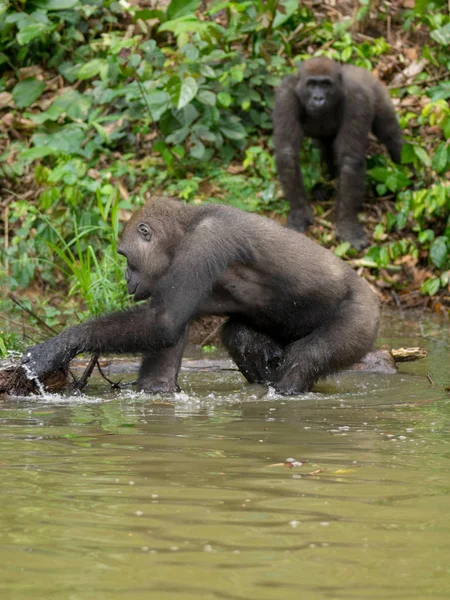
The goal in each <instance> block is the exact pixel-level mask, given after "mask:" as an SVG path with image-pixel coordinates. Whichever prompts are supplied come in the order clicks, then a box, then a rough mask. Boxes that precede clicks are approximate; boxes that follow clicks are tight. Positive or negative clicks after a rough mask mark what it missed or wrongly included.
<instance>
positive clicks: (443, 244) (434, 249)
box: [430, 236, 449, 269]
mask: <svg viewBox="0 0 450 600" xmlns="http://www.w3.org/2000/svg"><path fill="white" fill-rule="evenodd" d="M430 260H431V262H432V263H433V265H434V266H435V267H437V268H438V269H444V268H445V267H446V265H447V263H448V260H449V251H448V246H447V238H445V237H444V236H440V237H438V238H436V239H435V240H434V242H433V243H432V245H431V248H430Z"/></svg>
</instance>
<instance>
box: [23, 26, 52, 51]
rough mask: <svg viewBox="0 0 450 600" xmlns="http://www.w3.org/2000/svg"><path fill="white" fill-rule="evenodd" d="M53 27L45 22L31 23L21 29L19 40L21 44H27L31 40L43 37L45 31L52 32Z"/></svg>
mask: <svg viewBox="0 0 450 600" xmlns="http://www.w3.org/2000/svg"><path fill="white" fill-rule="evenodd" d="M53 29H54V27H51V26H48V25H46V24H44V23H31V24H30V25H26V26H25V27H24V28H23V29H21V30H20V31H19V33H18V34H17V41H18V42H19V44H20V45H21V46H24V45H25V44H29V43H30V42H31V40H34V39H35V38H38V37H41V36H42V35H44V34H45V33H50V32H51V31H52V30H53Z"/></svg>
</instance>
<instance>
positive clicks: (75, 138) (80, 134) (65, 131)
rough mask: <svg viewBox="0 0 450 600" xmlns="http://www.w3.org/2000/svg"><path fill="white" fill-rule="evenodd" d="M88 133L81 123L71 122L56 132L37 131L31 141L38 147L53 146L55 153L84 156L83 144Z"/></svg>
mask: <svg viewBox="0 0 450 600" xmlns="http://www.w3.org/2000/svg"><path fill="white" fill-rule="evenodd" d="M85 137H86V133H85V130H84V129H82V128H81V127H80V126H79V125H75V124H74V123H69V124H67V125H64V126H63V127H61V128H60V129H59V130H58V131H55V132H54V133H35V134H34V135H33V137H32V138H31V141H32V142H33V144H34V145H35V146H36V147H42V146H45V147H48V148H52V149H53V150H54V151H55V153H61V154H80V155H82V156H84V154H85V152H84V150H83V148H82V144H83V142H84V141H85Z"/></svg>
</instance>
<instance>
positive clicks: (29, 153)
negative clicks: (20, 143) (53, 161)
mask: <svg viewBox="0 0 450 600" xmlns="http://www.w3.org/2000/svg"><path fill="white" fill-rule="evenodd" d="M50 154H55V150H54V149H53V148H49V147H48V146H41V147H39V148H27V150H22V152H21V153H20V154H19V158H21V159H28V160H36V159H38V158H43V157H44V156H49V155H50Z"/></svg>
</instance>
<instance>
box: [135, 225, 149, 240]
mask: <svg viewBox="0 0 450 600" xmlns="http://www.w3.org/2000/svg"><path fill="white" fill-rule="evenodd" d="M137 230H138V233H139V234H140V236H141V237H142V238H143V239H144V240H145V241H146V242H149V241H150V240H151V237H152V232H151V231H150V227H149V226H148V225H147V224H146V223H139V225H138V226H137Z"/></svg>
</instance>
